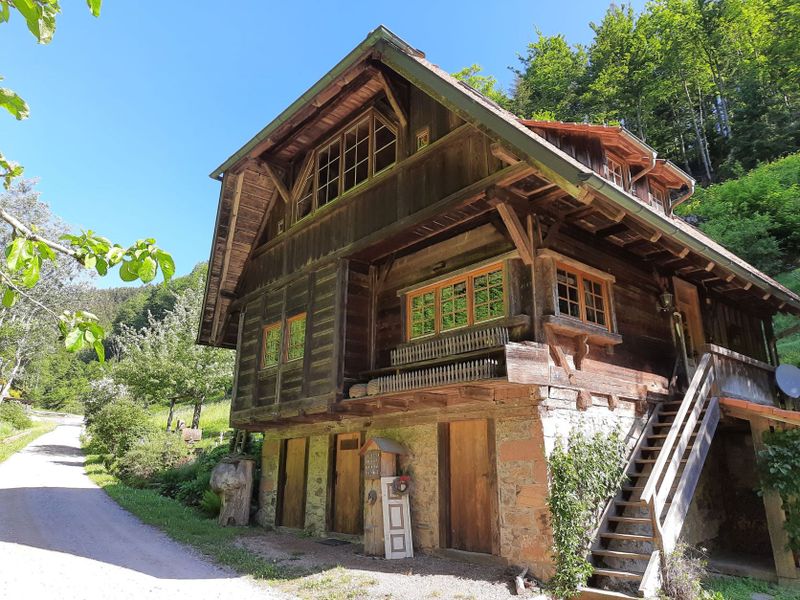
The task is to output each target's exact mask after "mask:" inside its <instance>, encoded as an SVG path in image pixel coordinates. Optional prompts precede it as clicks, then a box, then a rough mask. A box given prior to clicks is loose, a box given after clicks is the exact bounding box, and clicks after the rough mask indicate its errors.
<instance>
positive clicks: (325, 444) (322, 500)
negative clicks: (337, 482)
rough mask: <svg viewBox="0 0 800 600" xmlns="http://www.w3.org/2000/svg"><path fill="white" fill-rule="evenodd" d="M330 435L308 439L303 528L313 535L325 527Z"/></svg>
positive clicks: (322, 530)
mask: <svg viewBox="0 0 800 600" xmlns="http://www.w3.org/2000/svg"><path fill="white" fill-rule="evenodd" d="M329 453H330V437H329V436H327V435H314V436H311V437H310V438H309V439H308V479H307V480H306V520H305V530H306V531H308V532H309V533H312V534H314V535H323V534H324V532H325V529H326V518H325V516H326V515H325V512H326V510H325V509H326V506H327V497H328V478H329V476H330V474H329V473H330V471H329V468H328V455H329Z"/></svg>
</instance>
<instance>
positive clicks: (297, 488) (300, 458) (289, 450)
mask: <svg viewBox="0 0 800 600" xmlns="http://www.w3.org/2000/svg"><path fill="white" fill-rule="evenodd" d="M307 454H308V440H307V438H293V439H290V440H286V441H285V442H284V460H283V477H282V478H281V479H282V483H283V485H282V489H281V503H280V519H279V521H278V522H279V523H280V524H281V525H283V526H284V527H296V528H297V529H302V528H303V526H304V525H305V513H306V510H305V509H306V493H305V492H306V464H307Z"/></svg>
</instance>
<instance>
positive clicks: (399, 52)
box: [198, 26, 800, 344]
mask: <svg viewBox="0 0 800 600" xmlns="http://www.w3.org/2000/svg"><path fill="white" fill-rule="evenodd" d="M371 52H374V53H376V55H377V58H378V59H379V60H380V61H381V62H383V63H384V64H386V65H387V66H389V67H390V68H392V69H393V70H395V71H396V72H397V73H398V74H399V75H401V76H403V77H404V78H406V79H407V80H408V81H409V82H411V83H412V84H413V85H416V86H417V87H419V88H420V89H421V90H422V91H424V92H425V93H427V94H428V95H429V96H431V97H432V98H433V99H434V100H436V101H438V102H440V103H441V104H442V105H444V106H445V107H446V108H448V109H450V110H451V111H453V112H454V113H455V114H457V115H458V116H459V117H461V118H463V119H465V120H466V121H467V122H469V123H471V124H472V125H473V126H475V127H476V128H478V129H479V130H480V131H482V132H483V133H484V134H486V135H487V136H488V137H489V138H491V139H492V140H493V141H495V142H499V143H501V144H502V145H504V146H506V147H508V149H510V150H511V151H513V152H515V153H516V154H518V155H519V156H520V157H523V158H524V160H525V161H526V162H527V163H528V164H530V165H531V166H533V167H534V168H536V169H537V170H539V171H540V172H541V173H542V174H543V175H544V176H545V177H546V178H547V179H549V180H550V181H552V182H554V183H556V184H558V185H559V186H560V187H562V188H563V189H564V190H565V191H566V192H567V193H568V194H570V195H572V196H574V197H576V198H578V199H580V200H582V201H585V200H586V198H587V197H589V196H591V195H593V194H596V195H599V196H602V197H603V198H605V199H607V200H609V201H611V202H613V203H614V204H616V205H617V206H619V207H620V208H622V209H623V210H625V211H626V212H627V213H628V214H630V215H631V216H632V217H633V218H634V220H637V221H643V222H644V223H647V224H649V225H650V226H652V227H654V228H656V230H657V231H659V232H661V233H663V234H665V235H667V236H670V237H671V238H673V239H675V240H676V241H678V242H680V243H681V244H683V245H684V246H685V247H687V248H689V249H691V250H693V251H694V252H696V253H697V254H700V255H701V256H704V257H706V258H708V259H709V260H710V261H713V262H714V263H715V264H717V265H720V266H723V267H725V268H727V269H729V270H730V271H731V272H732V273H734V274H735V275H736V276H738V277H740V278H741V279H743V280H744V281H746V282H749V283H750V284H752V285H756V286H758V287H759V288H760V289H762V290H764V291H765V293H766V294H769V295H771V296H773V297H774V298H775V299H776V300H778V301H779V302H781V303H782V306H781V309H785V310H789V311H791V312H795V313H797V314H800V296H797V295H796V294H794V293H793V292H791V291H790V290H788V289H787V288H785V287H784V286H782V285H781V284H779V283H777V282H776V281H774V280H772V279H771V278H769V277H768V276H767V275H765V274H764V273H761V272H760V271H758V270H757V269H755V268H754V267H752V266H750V265H748V264H747V263H746V262H745V261H743V260H742V259H740V258H739V257H737V256H735V255H734V254H732V253H731V252H728V251H727V250H725V249H724V248H723V247H722V246H720V245H718V244H716V243H715V242H713V241H712V240H711V239H709V238H708V237H706V236H705V235H704V234H702V233H701V232H699V231H698V230H696V229H695V228H693V227H691V226H689V225H688V224H686V223H684V222H683V221H681V220H680V219H677V218H673V217H670V216H668V215H665V214H660V213H658V212H656V211H655V210H654V209H652V208H650V207H649V206H647V205H645V204H644V203H643V202H640V201H639V200H637V199H636V198H634V197H633V196H632V195H631V194H629V193H628V192H625V191H624V190H621V189H620V188H617V187H616V186H614V185H612V184H611V183H609V182H608V181H606V180H605V179H604V178H603V177H601V176H600V175H598V174H596V173H595V172H594V171H592V170H591V169H590V168H589V167H586V166H584V165H582V164H581V163H580V162H578V161H577V160H576V159H574V158H573V157H571V156H569V155H568V154H566V153H565V152H563V151H562V150H560V149H559V148H557V147H556V146H554V145H553V144H551V143H549V142H547V141H546V140H544V139H543V138H542V137H540V136H539V135H537V134H536V133H534V132H533V131H531V130H530V129H529V128H528V127H527V126H526V125H525V124H523V123H522V122H520V121H519V120H518V119H517V118H516V117H515V116H514V115H512V114H511V113H509V112H507V111H505V110H504V109H502V108H500V107H499V106H498V105H496V104H495V103H493V102H492V101H490V100H489V99H487V98H485V97H484V96H482V95H481V94H480V93H478V92H477V91H475V90H473V89H472V88H470V87H469V86H468V85H466V84H464V83H463V82H460V81H458V80H456V79H454V78H453V77H451V76H450V75H449V74H448V73H446V72H444V71H443V70H441V69H439V68H438V67H436V66H435V65H433V64H431V63H430V62H428V61H427V60H426V59H425V58H424V56H423V55H422V53H420V52H419V51H417V50H414V49H413V48H412V47H411V46H409V45H408V44H407V43H406V42H404V41H403V40H401V39H400V38H398V37H397V36H396V35H394V34H393V33H391V32H390V31H389V30H388V29H386V28H384V27H382V26H381V27H378V28H377V29H375V30H374V31H373V32H371V33H370V34H369V35H368V36H367V38H366V39H365V40H364V41H363V42H362V43H361V44H359V45H358V46H357V47H356V48H355V49H354V50H353V51H352V52H350V53H349V54H348V55H347V56H346V57H345V58H344V59H343V60H342V61H340V62H339V63H338V64H337V65H336V66H335V67H334V68H333V69H332V70H331V71H330V72H328V73H327V74H326V75H324V76H323V77H322V78H321V79H320V80H319V81H317V83H316V84H314V86H312V87H311V88H310V89H309V90H308V91H306V92H305V93H304V94H303V95H302V96H300V98H298V99H297V100H295V102H293V103H292V104H291V105H290V106H289V107H288V108H287V109H286V110H284V111H283V112H282V113H281V114H280V115H279V116H278V117H277V118H276V119H275V120H273V121H272V122H271V123H270V124H269V125H267V126H266V127H265V128H264V129H262V130H261V131H260V132H259V133H258V134H256V136H254V137H253V138H252V139H251V140H250V141H249V142H248V143H247V144H245V145H244V146H243V147H242V148H241V149H240V150H239V151H238V152H236V153H234V154H233V155H232V156H231V157H230V158H228V160H226V161H225V162H224V163H223V164H222V165H220V166H219V167H218V168H217V169H215V170H214V171H213V172H212V173H211V177H212V178H214V179H220V177H222V176H223V175H224V174H225V173H228V172H230V171H231V169H235V168H236V167H237V165H239V163H240V162H241V161H243V160H245V159H249V158H252V157H253V155H254V154H255V153H259V152H260V150H259V149H260V148H261V147H262V146H263V144H264V143H266V142H267V141H268V140H269V138H270V136H271V135H272V134H273V133H275V132H276V131H278V129H279V128H280V127H281V126H283V125H285V124H287V123H289V122H290V120H291V118H292V117H293V116H294V115H295V114H296V113H297V112H298V111H299V110H300V109H301V108H302V107H304V106H306V105H307V104H309V103H312V102H313V101H314V99H315V98H316V97H317V96H318V95H320V94H321V93H323V92H325V91H326V90H327V91H328V95H335V94H336V93H337V92H338V89H337V90H336V91H333V92H332V94H331V92H330V90H328V87H329V86H331V85H338V86H339V87H341V83H340V82H339V81H338V80H339V79H340V78H342V76H343V75H346V73H347V71H348V69H351V68H352V67H354V66H355V65H356V64H357V63H358V62H359V61H360V60H363V59H364V58H365V57H366V56H368V55H369V54H370V53H371ZM224 185H225V184H224V182H223V187H224ZM225 201H226V199H225V194H224V190H223V193H221V195H220V209H219V210H218V212H217V223H216V226H215V241H216V238H217V234H218V233H219V232H220V231H221V229H223V228H222V223H220V220H221V218H220V216H221V214H222V210H221V209H222V205H223V203H224V202H225ZM228 229H230V224H229V227H228ZM226 234H227V235H235V231H231V230H228V231H227V232H226ZM226 243H227V240H226ZM216 250H217V248H216V244H212V250H211V257H210V261H209V268H210V270H212V269H213V268H214V266H215V259H216V261H219V260H222V261H223V262H224V261H225V257H224V256H222V257H219V256H216V254H217V252H216ZM251 250H252V248H251ZM211 280H212V276H211V275H209V278H208V281H207V285H206V295H205V298H204V306H205V307H206V308H207V309H208V308H210V307H209V306H208V303H209V300H210V296H209V294H210V292H211ZM217 285H218V289H217V290H216V293H215V294H214V299H213V304H214V307H213V309H212V310H210V311H209V310H205V311H204V318H203V323H202V326H201V330H200V333H199V335H198V341H199V342H200V343H212V344H213V343H218V338H217V339H214V338H212V337H211V335H210V332H209V329H210V328H211V329H214V330H215V331H216V330H217V329H218V328H219V325H217V324H216V320H218V319H220V318H223V317H222V316H221V315H220V313H222V312H223V311H222V310H218V306H217V305H218V304H219V302H220V301H221V296H222V295H223V294H224V293H225V292H227V293H229V294H230V293H231V291H232V290H224V289H222V288H223V286H224V285H225V282H224V281H218V283H217ZM209 312H210V315H208V313H209ZM207 315H208V316H211V319H212V323H207V322H206V321H207V318H208V317H207Z"/></svg>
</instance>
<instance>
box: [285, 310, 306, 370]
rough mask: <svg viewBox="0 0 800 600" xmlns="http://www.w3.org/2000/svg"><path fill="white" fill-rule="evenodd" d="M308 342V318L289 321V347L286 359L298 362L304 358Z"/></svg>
mask: <svg viewBox="0 0 800 600" xmlns="http://www.w3.org/2000/svg"><path fill="white" fill-rule="evenodd" d="M305 342H306V317H305V315H303V316H302V317H299V318H295V319H291V320H290V321H289V345H288V348H287V349H286V358H287V359H288V360H296V359H298V358H303V349H304V347H305Z"/></svg>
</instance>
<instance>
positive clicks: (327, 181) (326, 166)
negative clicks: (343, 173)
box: [317, 139, 341, 208]
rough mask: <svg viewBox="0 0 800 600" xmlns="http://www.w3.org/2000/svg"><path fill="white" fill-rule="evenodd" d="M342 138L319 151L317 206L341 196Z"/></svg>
mask: <svg viewBox="0 0 800 600" xmlns="http://www.w3.org/2000/svg"><path fill="white" fill-rule="evenodd" d="M340 160H341V140H340V139H337V140H335V141H333V142H331V143H330V144H328V145H327V146H325V147H324V148H322V149H321V150H320V151H319V152H318V153H317V208H319V207H320V206H324V205H326V204H327V203H328V202H331V201H332V200H335V199H336V198H337V197H338V196H339V162H340Z"/></svg>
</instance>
